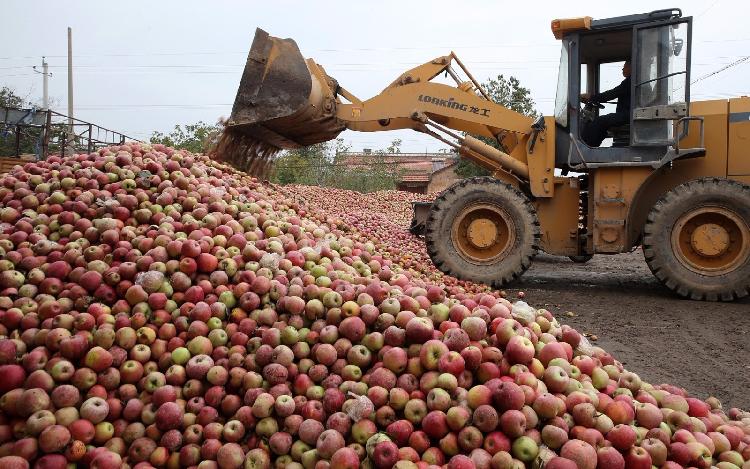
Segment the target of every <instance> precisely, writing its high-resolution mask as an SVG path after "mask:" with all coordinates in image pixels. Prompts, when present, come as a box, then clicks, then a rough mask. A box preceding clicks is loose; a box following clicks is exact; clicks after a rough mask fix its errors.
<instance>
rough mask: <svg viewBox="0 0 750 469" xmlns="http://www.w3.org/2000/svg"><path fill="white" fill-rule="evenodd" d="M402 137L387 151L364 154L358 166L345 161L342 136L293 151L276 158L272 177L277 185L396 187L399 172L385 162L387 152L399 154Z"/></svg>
mask: <svg viewBox="0 0 750 469" xmlns="http://www.w3.org/2000/svg"><path fill="white" fill-rule="evenodd" d="M400 145H401V141H400V140H398V139H397V140H394V141H393V142H391V144H390V146H388V147H387V148H386V149H385V150H378V151H375V152H373V153H372V154H370V155H362V156H360V157H359V161H358V163H357V164H356V165H351V164H349V162H347V161H346V155H345V153H346V152H347V151H348V150H349V147H348V146H347V145H345V144H344V141H343V140H342V139H337V140H335V141H332V142H325V143H318V144H316V145H311V146H309V147H304V148H299V149H296V150H290V151H286V152H284V153H282V154H281V155H280V156H279V157H277V158H276V159H275V160H274V168H273V172H272V174H271V180H272V181H273V182H275V183H278V184H305V185H315V186H327V187H336V188H339V189H348V190H354V191H359V192H373V191H379V190H387V189H395V188H396V184H397V183H398V177H399V171H398V170H397V168H396V166H395V165H390V164H383V163H384V161H383V157H384V156H385V155H387V154H392V153H399V152H400V151H399V146H400Z"/></svg>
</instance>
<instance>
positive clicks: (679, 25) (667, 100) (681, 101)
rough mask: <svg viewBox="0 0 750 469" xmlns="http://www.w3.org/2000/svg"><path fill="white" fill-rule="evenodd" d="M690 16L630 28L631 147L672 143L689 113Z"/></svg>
mask: <svg viewBox="0 0 750 469" xmlns="http://www.w3.org/2000/svg"><path fill="white" fill-rule="evenodd" d="M691 30H692V18H691V17H688V18H676V19H674V20H670V21H667V22H664V21H659V22H654V23H645V24H641V25H637V26H635V27H634V28H633V38H634V39H633V55H632V57H633V58H632V63H631V65H632V68H633V70H632V79H631V87H632V88H631V97H632V103H633V104H632V106H633V114H632V116H631V124H630V128H631V132H630V144H631V146H656V145H674V144H675V143H676V142H675V124H676V123H677V122H678V121H679V120H680V119H682V118H683V117H686V116H688V114H689V105H690V49H691Z"/></svg>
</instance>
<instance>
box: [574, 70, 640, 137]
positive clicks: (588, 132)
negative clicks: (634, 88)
mask: <svg viewBox="0 0 750 469" xmlns="http://www.w3.org/2000/svg"><path fill="white" fill-rule="evenodd" d="M622 76H624V77H625V79H624V80H623V81H622V83H620V84H619V85H617V86H616V87H614V88H612V89H611V90H608V91H603V92H601V93H597V94H594V95H589V94H588V93H583V94H581V101H583V102H585V103H588V102H593V103H603V102H606V101H611V100H613V99H617V107H616V108H615V112H614V113H613V114H605V115H603V116H599V117H597V118H595V119H594V120H593V121H591V122H589V123H588V125H586V126H585V127H584V128H583V132H581V139H582V140H583V141H584V142H585V143H586V145H588V146H590V147H598V146H600V145H601V144H602V142H603V141H604V139H605V138H607V131H608V130H609V129H611V128H612V127H617V126H620V125H625V124H627V123H629V122H630V61H627V62H625V63H624V64H623V66H622Z"/></svg>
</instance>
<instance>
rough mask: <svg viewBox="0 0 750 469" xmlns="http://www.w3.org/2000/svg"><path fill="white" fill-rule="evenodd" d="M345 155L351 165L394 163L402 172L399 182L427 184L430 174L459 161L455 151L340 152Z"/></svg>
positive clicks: (344, 157) (346, 163) (344, 162)
mask: <svg viewBox="0 0 750 469" xmlns="http://www.w3.org/2000/svg"><path fill="white" fill-rule="evenodd" d="M338 156H339V158H341V157H343V164H345V165H351V166H367V165H369V164H373V159H376V161H377V162H378V164H388V165H393V166H394V167H395V168H396V169H397V170H398V171H399V173H400V177H399V183H402V184H426V183H428V182H429V181H430V176H431V175H432V174H433V173H435V172H437V171H440V170H442V169H444V168H446V167H448V166H452V165H454V164H455V162H456V161H457V158H458V156H457V155H456V154H455V153H388V154H377V153H362V152H346V153H339V155H338Z"/></svg>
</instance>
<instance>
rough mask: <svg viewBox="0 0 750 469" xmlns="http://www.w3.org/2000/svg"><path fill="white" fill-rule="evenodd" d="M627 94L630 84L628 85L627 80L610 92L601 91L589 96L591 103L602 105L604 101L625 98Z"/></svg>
mask: <svg viewBox="0 0 750 469" xmlns="http://www.w3.org/2000/svg"><path fill="white" fill-rule="evenodd" d="M628 93H630V83H628V80H623V81H622V83H620V84H619V85H617V86H615V87H614V88H612V89H611V90H607V91H602V92H601V93H597V94H595V95H593V96H591V101H594V102H595V103H603V102H605V101H611V100H613V99H615V98H619V97H621V96H625V95H627V94H628Z"/></svg>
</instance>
